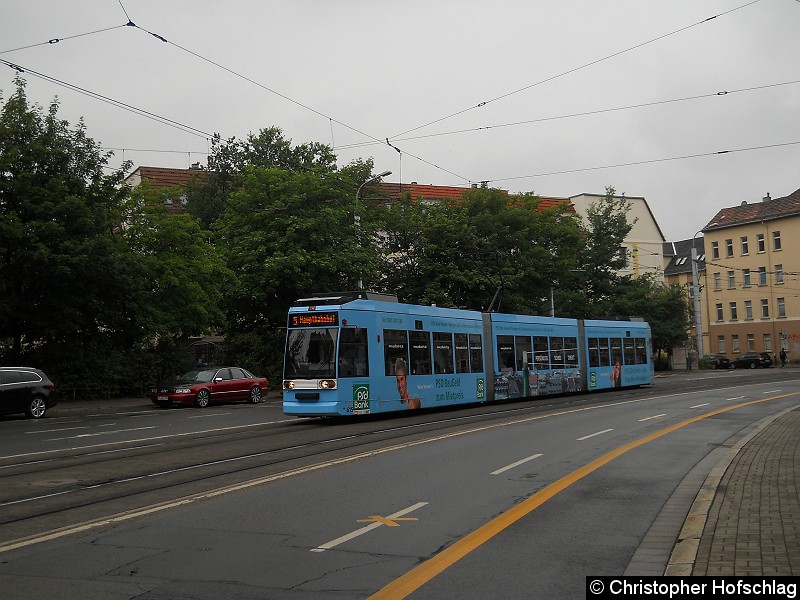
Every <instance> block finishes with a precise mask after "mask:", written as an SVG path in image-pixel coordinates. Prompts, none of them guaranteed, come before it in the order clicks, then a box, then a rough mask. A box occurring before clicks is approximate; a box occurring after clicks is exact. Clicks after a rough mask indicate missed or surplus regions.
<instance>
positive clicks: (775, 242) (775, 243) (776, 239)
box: [772, 231, 781, 250]
mask: <svg viewBox="0 0 800 600" xmlns="http://www.w3.org/2000/svg"><path fill="white" fill-rule="evenodd" d="M772 249H773V250H780V249H781V232H780V231H773V232H772Z"/></svg>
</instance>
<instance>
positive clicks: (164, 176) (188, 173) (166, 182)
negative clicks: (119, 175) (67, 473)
mask: <svg viewBox="0 0 800 600" xmlns="http://www.w3.org/2000/svg"><path fill="white" fill-rule="evenodd" d="M137 173H138V175H139V176H140V177H141V178H142V181H145V180H147V181H148V182H149V183H150V187H152V188H153V189H159V188H165V187H174V186H176V185H179V186H185V185H186V184H187V183H189V179H191V178H192V177H198V176H205V173H206V171H203V170H202V169H166V168H163V167H138V168H137V169H136V170H135V171H134V172H133V173H131V174H130V175H129V176H128V177H129V178H130V177H133V176H134V175H136V174H137Z"/></svg>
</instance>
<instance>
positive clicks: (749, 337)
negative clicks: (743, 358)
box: [747, 333, 756, 352]
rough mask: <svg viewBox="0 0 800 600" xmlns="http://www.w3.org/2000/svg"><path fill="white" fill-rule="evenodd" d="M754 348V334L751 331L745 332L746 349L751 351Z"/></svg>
mask: <svg viewBox="0 0 800 600" xmlns="http://www.w3.org/2000/svg"><path fill="white" fill-rule="evenodd" d="M755 349H756V336H755V335H753V334H752V333H748V334H747V351H748V352H752V351H753V350H755Z"/></svg>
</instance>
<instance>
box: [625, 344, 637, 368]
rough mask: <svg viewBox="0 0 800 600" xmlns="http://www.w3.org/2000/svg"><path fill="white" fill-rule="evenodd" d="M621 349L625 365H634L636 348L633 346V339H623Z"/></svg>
mask: <svg viewBox="0 0 800 600" xmlns="http://www.w3.org/2000/svg"><path fill="white" fill-rule="evenodd" d="M622 347H623V350H624V353H625V364H626V365H635V364H636V346H635V345H634V342H633V338H625V339H623V340H622Z"/></svg>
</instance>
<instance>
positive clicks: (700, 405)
mask: <svg viewBox="0 0 800 600" xmlns="http://www.w3.org/2000/svg"><path fill="white" fill-rule="evenodd" d="M709 404H711V403H710V402H703V403H702V404H695V405H694V406H690V407H689V408H703V407H704V406H708V405H709Z"/></svg>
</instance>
